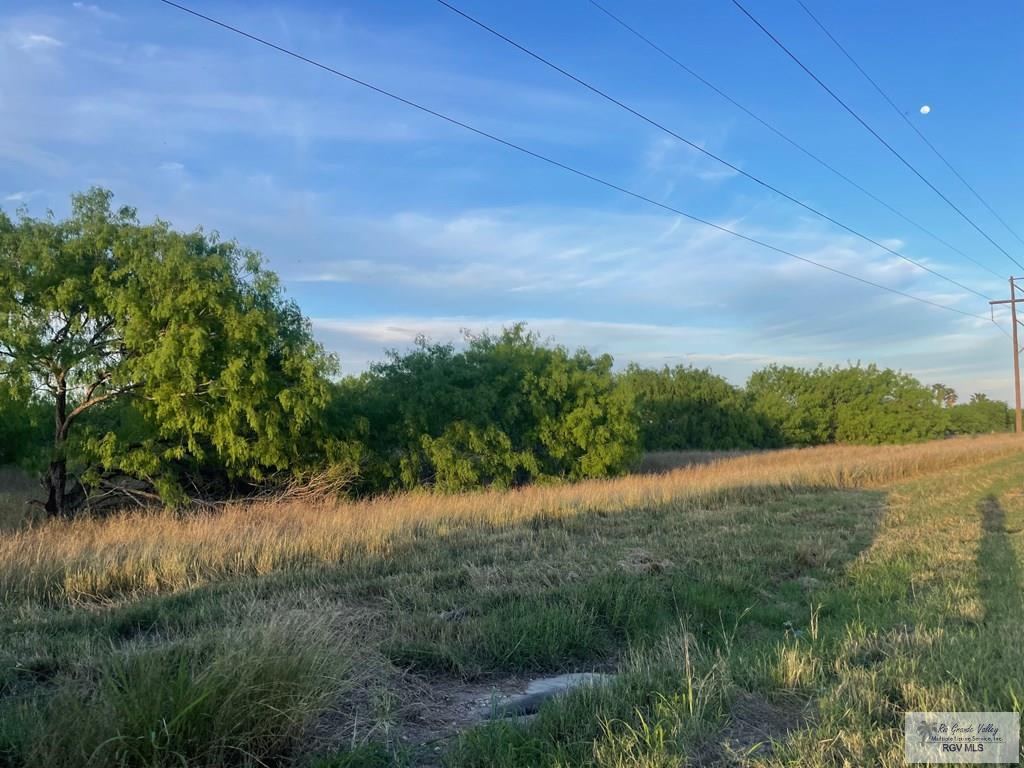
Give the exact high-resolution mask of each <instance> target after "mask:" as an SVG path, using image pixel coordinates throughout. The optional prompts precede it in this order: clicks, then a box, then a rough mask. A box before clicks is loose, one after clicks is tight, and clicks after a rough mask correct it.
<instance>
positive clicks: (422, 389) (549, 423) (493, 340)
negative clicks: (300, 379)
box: [333, 325, 639, 490]
mask: <svg viewBox="0 0 1024 768" xmlns="http://www.w3.org/2000/svg"><path fill="white" fill-rule="evenodd" d="M611 366H612V360H611V358H610V357H609V356H607V355H603V356H599V357H593V356H591V355H590V354H589V353H587V352H586V351H583V350H580V351H577V352H575V353H570V352H569V351H568V350H566V349H565V348H564V347H559V346H547V345H544V344H542V343H540V340H539V338H538V337H537V336H536V335H534V334H531V333H529V332H527V331H526V330H525V328H524V327H523V326H521V325H516V326H513V327H512V328H508V329H506V330H504V331H503V332H501V333H500V334H498V335H491V334H487V333H484V334H480V335H472V334H467V336H466V345H465V349H464V350H463V351H456V349H455V347H454V346H452V345H451V344H435V343H430V342H429V341H428V340H426V339H420V340H419V342H418V343H417V345H416V346H415V347H414V349H412V350H411V351H409V352H408V353H405V354H399V353H397V352H392V353H390V354H389V355H388V357H387V359H386V360H385V361H383V362H381V363H378V364H376V365H374V366H372V367H371V369H370V371H368V372H367V373H366V374H364V375H363V376H361V377H358V378H354V379H347V380H345V381H343V382H342V383H341V384H340V385H339V387H338V389H337V394H338V396H337V403H338V404H337V407H336V408H335V411H334V413H333V423H334V424H335V425H337V429H338V431H339V433H340V434H341V435H343V436H345V437H346V438H348V439H349V440H350V441H360V440H362V441H365V444H366V445H367V448H368V450H369V455H368V456H367V457H365V459H364V472H363V476H364V483H367V484H369V486H370V487H372V488H374V489H378V490H381V489H389V488H411V487H414V486H417V485H422V484H426V485H430V486H433V487H436V488H438V489H442V490H458V489H462V488H468V487H473V486H478V485H497V486H501V487H508V486H512V485H518V484H520V483H524V482H529V481H536V480H544V479H552V478H566V479H578V478H583V477H602V476H605V475H608V474H614V473H617V472H621V471H624V470H625V469H627V468H628V467H629V466H630V465H631V463H632V462H633V460H634V459H635V458H636V457H637V455H638V450H639V444H638V432H637V427H636V423H635V418H634V413H633V401H632V396H631V395H630V393H629V392H628V391H626V390H624V389H623V388H620V387H617V386H616V382H615V379H614V377H613V376H612V372H611Z"/></svg>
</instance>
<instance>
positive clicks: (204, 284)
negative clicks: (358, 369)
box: [0, 189, 333, 514]
mask: <svg viewBox="0 0 1024 768" xmlns="http://www.w3.org/2000/svg"><path fill="white" fill-rule="evenodd" d="M111 200H112V195H111V193H110V192H107V191H105V190H101V189H93V190H91V191H89V192H88V193H85V194H80V195H75V196H74V197H73V198H72V211H71V216H70V217H69V218H68V219H66V220H63V221H57V220H56V219H55V218H54V217H53V215H52V214H50V215H49V216H47V217H46V218H43V219H35V218H31V217H29V216H28V214H27V213H26V212H25V211H21V212H19V215H18V217H17V219H16V220H12V219H10V218H9V217H7V216H6V215H4V214H2V213H0V376H3V377H4V378H6V379H7V380H8V381H9V382H11V383H12V386H22V387H26V386H27V387H33V388H36V389H38V390H41V391H42V392H44V393H45V395H46V397H47V398H48V400H49V402H50V405H51V407H52V418H53V431H52V446H51V449H50V459H49V462H48V466H47V469H46V474H45V476H44V485H45V487H46V490H47V499H46V509H47V510H48V511H49V512H51V513H53V514H67V513H69V512H71V511H73V507H74V506H75V505H76V504H77V503H78V501H79V499H78V498H77V497H74V496H69V490H70V489H69V480H68V471H69V466H73V467H74V469H75V472H76V474H77V476H78V479H85V480H86V481H87V482H91V483H97V482H100V481H101V480H102V479H103V476H104V474H106V475H107V476H110V475H112V474H114V473H118V474H124V475H127V476H130V477H134V478H140V479H142V480H145V481H147V482H148V483H150V484H152V485H153V486H154V487H155V488H156V489H157V490H158V491H159V492H160V493H161V494H162V495H163V496H164V498H165V499H166V498H170V497H173V496H174V495H175V494H180V492H181V488H180V483H179V482H178V481H179V480H180V472H181V470H182V468H183V467H186V466H190V467H202V466H204V465H206V466H209V465H215V466H216V467H217V468H218V469H219V470H222V471H223V472H224V473H226V474H227V475H228V476H229V477H233V478H247V479H253V480H258V479H260V478H262V477H265V476H266V474H267V473H268V472H273V471H279V470H284V469H288V468H290V467H293V466H295V464H296V463H297V462H299V461H300V460H301V458H302V456H301V452H302V446H304V445H308V441H305V440H303V439H302V437H303V434H304V432H305V430H307V429H308V428H309V427H310V426H311V425H312V424H313V423H314V422H315V420H316V419H317V417H318V415H319V413H320V412H321V410H322V408H323V406H324V405H325V403H326V400H327V392H328V388H327V382H326V380H325V376H326V375H327V374H329V373H330V372H331V370H332V369H333V361H332V359H331V358H329V357H328V356H327V355H325V354H324V353H323V351H322V350H321V348H320V347H319V346H318V345H317V344H316V343H315V342H314V341H313V339H312V336H311V334H310V329H309V325H308V322H307V321H306V320H305V319H304V318H303V316H302V314H301V313H300V312H299V310H298V308H297V307H296V306H295V304H294V303H292V302H289V301H287V300H285V299H284V298H283V297H282V295H281V290H280V288H279V285H278V282H277V279H276V277H275V276H274V275H273V273H271V272H269V271H266V270H264V269H263V268H262V267H261V265H260V260H259V257H258V255H257V254H256V253H254V252H252V251H248V250H245V249H243V248H240V247H239V246H238V245H237V244H235V243H233V242H223V241H220V240H219V239H218V238H217V237H216V235H209V234H206V233H204V232H202V231H201V230H199V231H195V232H190V233H181V232H176V231H174V230H172V229H171V228H170V226H169V225H168V224H167V223H165V222H162V221H159V220H158V221H156V222H154V223H153V224H149V225H142V224H140V223H139V220H138V218H137V216H136V213H135V211H134V210H133V209H131V208H127V207H122V208H119V209H117V210H114V209H113V208H112V207H111Z"/></svg>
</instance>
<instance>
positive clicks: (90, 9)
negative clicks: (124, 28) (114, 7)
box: [71, 2, 121, 19]
mask: <svg viewBox="0 0 1024 768" xmlns="http://www.w3.org/2000/svg"><path fill="white" fill-rule="evenodd" d="M71 5H72V7H73V8H74V9H75V10H77V11H81V12H83V13H88V14H91V15H92V16H95V17H96V18H98V19H120V18H121V17H120V16H119V15H118V14H116V13H114V12H113V11H108V10H107V9H106V8H101V7H100V6H98V5H96V4H94V3H81V2H74V3H72V4H71Z"/></svg>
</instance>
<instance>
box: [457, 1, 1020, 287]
mask: <svg viewBox="0 0 1024 768" xmlns="http://www.w3.org/2000/svg"><path fill="white" fill-rule="evenodd" d="M438 1H439V2H440V1H441V0H438ZM732 2H733V5H735V6H736V7H737V8H739V9H740V10H741V11H743V13H744V14H745V15H746V17H747V18H748V19H750V20H751V21H752V22H754V24H756V25H757V26H758V27H759V28H760V29H761V31H762V32H764V33H765V34H766V35H767V36H768V37H769V38H770V39H771V40H772V42H774V43H775V44H776V45H777V46H778V47H779V48H781V49H782V50H783V51H785V53H786V54H787V55H788V56H789V58H791V59H792V60H793V61H795V62H796V63H797V64H798V65H799V66H800V68H801V69H802V70H803V71H804V72H806V73H807V74H808V75H810V77H811V79H813V80H814V82H816V83H817V84H818V85H820V86H821V87H822V88H824V89H825V91H826V93H828V95H829V96H831V97H832V98H833V99H835V100H836V102H838V103H839V104H840V106H842V107H843V109H845V110H846V111H847V112H849V113H850V114H851V115H852V116H853V117H854V119H856V121H857V122H858V123H860V124H861V125H862V126H864V128H865V129H867V131H868V132H869V133H870V134H871V135H872V136H874V137H875V138H876V139H878V141H880V142H881V143H882V146H884V147H885V148H886V149H888V150H889V151H890V152H891V153H892V154H893V155H895V156H896V158H897V159H899V161H900V162H901V163H903V164H904V165H905V166H907V168H909V169H910V170H911V171H913V173H914V175H915V176H917V178H919V179H920V180H921V181H923V182H924V183H925V184H927V185H928V187H929V188H930V189H931V190H932V191H933V192H934V193H935V194H937V195H938V196H939V197H941V198H942V199H943V200H945V201H946V204H947V205H948V206H949V207H950V208H952V209H953V210H954V211H956V212H957V213H958V214H959V215H960V217H961V218H962V219H963V220H964V221H966V222H967V223H968V224H970V225H971V226H972V227H974V229H976V230H977V231H978V232H979V233H980V234H981V236H982V237H984V238H985V239H986V240H988V241H989V242H990V243H991V244H992V245H993V246H995V247H996V248H997V249H998V250H999V252H1000V253H1002V254H1003V255H1004V256H1006V258H1008V259H1009V260H1010V261H1012V262H1013V263H1014V264H1016V265H1017V266H1018V267H1020V268H1021V269H1024V264H1021V263H1020V262H1019V261H1017V259H1015V258H1014V257H1013V256H1011V255H1010V253H1009V251H1007V250H1006V249H1005V248H1003V246H1001V245H1000V244H999V243H997V242H996V241H995V240H993V239H992V238H991V237H990V236H989V234H988V233H987V232H986V231H985V230H983V229H982V228H981V227H979V226H978V225H977V223H976V222H975V221H974V219H972V218H971V217H970V216H968V215H967V214H966V213H964V212H963V211H962V210H961V209H960V208H959V206H957V204H956V203H954V202H953V201H952V200H950V199H949V198H948V197H946V196H945V195H944V194H943V193H942V192H941V191H940V190H939V188H938V187H936V186H935V185H934V184H932V183H931V182H930V181H929V180H928V179H927V178H925V176H924V174H922V173H921V172H920V171H919V170H917V168H915V167H914V166H913V165H912V164H911V162H910V161H909V160H907V159H906V158H905V157H904V156H903V155H901V154H900V153H899V151H897V150H896V148H895V147H893V146H892V145H891V144H890V143H889V142H887V141H886V140H885V139H884V138H882V136H881V134H879V133H878V131H876V130H875V129H874V128H872V127H871V126H870V125H868V123H867V121H865V120H864V118H862V117H861V116H860V115H858V114H857V113H856V112H855V111H854V110H853V108H851V107H850V105H849V104H847V103H846V102H845V101H843V100H842V99H841V98H840V97H839V95H838V94H836V92H835V91H833V90H832V89H831V88H829V87H828V86H827V85H825V83H824V82H823V81H822V80H821V78H820V77H818V76H817V75H816V74H814V72H813V71H812V70H811V69H810V68H809V67H808V66H807V65H806V64H804V63H803V62H802V61H801V60H800V59H799V58H797V56H796V54H794V53H793V52H792V51H791V50H789V48H787V47H786V46H785V44H783V42H782V41H781V40H779V38H777V37H776V36H775V35H773V34H772V33H771V31H769V29H768V28H767V27H766V26H765V25H764V24H762V23H761V22H760V21H758V20H757V18H756V17H755V16H754V15H753V14H752V13H751V12H750V11H748V10H747V9H746V8H744V7H743V4H742V3H740V1H739V0H732Z"/></svg>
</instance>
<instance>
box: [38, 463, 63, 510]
mask: <svg viewBox="0 0 1024 768" xmlns="http://www.w3.org/2000/svg"><path fill="white" fill-rule="evenodd" d="M43 484H44V486H45V488H46V512H47V513H48V514H50V515H57V516H59V517H64V516H66V515H67V513H68V510H67V504H66V503H65V501H66V495H67V485H68V466H67V461H65V459H64V457H63V456H60V458H56V459H54V460H53V461H51V462H50V466H49V468H48V469H47V470H46V477H45V478H44V480H43Z"/></svg>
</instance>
